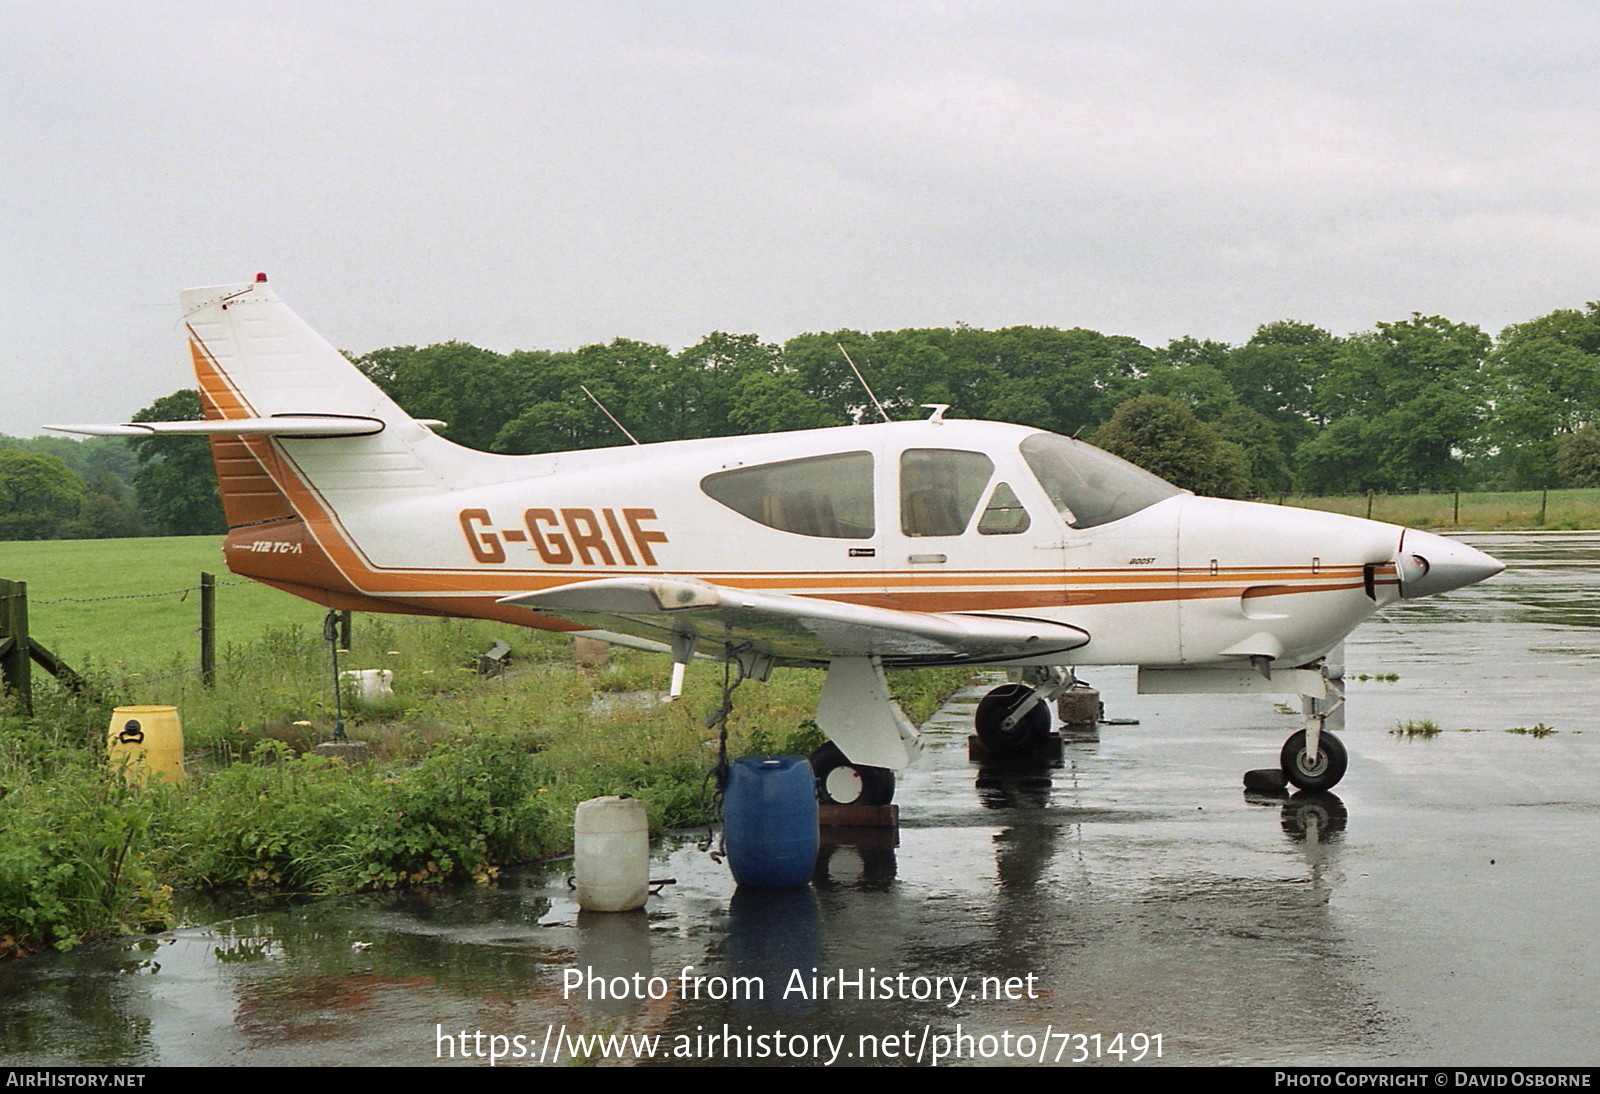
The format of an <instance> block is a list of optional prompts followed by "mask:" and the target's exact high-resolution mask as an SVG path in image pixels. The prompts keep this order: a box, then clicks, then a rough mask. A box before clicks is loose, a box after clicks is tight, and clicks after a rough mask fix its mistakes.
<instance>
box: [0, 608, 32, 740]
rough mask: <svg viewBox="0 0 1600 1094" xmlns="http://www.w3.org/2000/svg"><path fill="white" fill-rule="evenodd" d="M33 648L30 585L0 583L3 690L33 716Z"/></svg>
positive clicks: (0, 675) (0, 682)
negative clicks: (30, 622)
mask: <svg viewBox="0 0 1600 1094" xmlns="http://www.w3.org/2000/svg"><path fill="white" fill-rule="evenodd" d="M32 653H33V649H32V642H31V641H30V640H29V638H28V583H27V582H26V581H4V580H0V691H7V692H10V693H11V694H12V695H14V696H16V698H17V702H18V703H20V704H21V705H22V710H23V713H24V714H32V713H33V657H32Z"/></svg>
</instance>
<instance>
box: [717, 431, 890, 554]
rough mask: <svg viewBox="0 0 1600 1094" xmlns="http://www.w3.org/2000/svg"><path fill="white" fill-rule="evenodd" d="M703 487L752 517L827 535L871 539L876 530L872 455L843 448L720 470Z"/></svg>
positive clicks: (780, 527) (789, 528) (804, 533)
mask: <svg viewBox="0 0 1600 1094" xmlns="http://www.w3.org/2000/svg"><path fill="white" fill-rule="evenodd" d="M700 489H702V490H704V491H705V492H706V493H707V494H708V495H709V496H710V497H712V498H713V499H715V500H716V501H719V502H721V503H722V504H723V505H726V506H727V507H728V508H729V509H732V510H733V511H734V512H736V513H740V514H743V515H744V516H747V517H749V518H750V519H751V520H754V521H758V522H760V523H762V524H765V525H766V526H767V527H768V528H776V529H777V530H778V531H780V532H793V533H794V534H795V535H800V536H818V537H821V538H824V539H870V538H872V535H873V532H874V531H875V523H874V519H873V515H872V513H873V509H872V506H873V493H872V453H870V452H839V453H835V454H832V455H827V456H811V457H808V458H806V459H801V460H783V461H782V462H779V463H764V464H759V465H757V466H755V467H740V468H735V469H734V470H732V471H718V472H716V473H715V474H712V475H707V476H706V477H705V478H703V479H701V480H700Z"/></svg>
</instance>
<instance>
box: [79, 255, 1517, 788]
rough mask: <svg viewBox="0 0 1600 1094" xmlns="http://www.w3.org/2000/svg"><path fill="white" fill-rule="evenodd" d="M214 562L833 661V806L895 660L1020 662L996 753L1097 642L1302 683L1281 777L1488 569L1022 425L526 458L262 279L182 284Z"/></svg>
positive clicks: (648, 639) (332, 602) (866, 755)
mask: <svg viewBox="0 0 1600 1094" xmlns="http://www.w3.org/2000/svg"><path fill="white" fill-rule="evenodd" d="M180 299H181V302H182V309H183V323H184V326H185V329H186V330H187V332H188V339H189V356H190V359H191V361H192V363H193V365H194V370H195V376H196V378H197V380H198V382H199V390H200V397H201V402H202V405H203V407H204V412H205V420H204V421H190V422H145V423H137V424H135V423H127V424H122V425H113V426H89V425H77V426H52V427H49V428H52V429H56V430H59V431H63V432H75V433H88V434H98V435H123V436H143V435H148V434H205V435H207V436H209V437H210V441H211V446H212V454H213V457H214V460H215V463H216V468H217V480H218V483H219V485H220V487H221V492H222V502H223V508H224V512H225V515H226V518H227V523H228V527H229V532H228V535H227V538H226V540H225V542H224V545H223V552H224V556H225V558H226V560H227V564H228V567H229V569H231V570H232V571H233V572H234V573H236V574H239V575H241V576H245V577H250V578H254V579H255V580H257V581H261V582H264V583H266V584H268V585H272V586H275V587H277V588H280V589H284V590H286V591H288V592H291V593H294V594H295V595H297V596H301V597H304V598H305V599H307V600H311V601H314V602H315V603H317V604H320V605H323V606H325V607H328V608H330V609H340V610H343V609H354V610H357V611H379V612H406V613H414V614H422V615H439V616H469V617H478V618H487V619H498V620H503V621H506V622H510V623H516V624H522V625H526V626H531V627H538V628H543V629H547V630H553V631H564V632H568V633H571V634H574V635H583V636H587V637H591V638H597V639H600V640H602V641H605V642H610V643H616V644H620V645H625V646H633V647H637V648H641V649H647V650H656V651H660V652H663V653H668V654H670V655H671V657H672V661H673V671H672V679H671V687H670V693H669V694H670V695H671V696H673V697H676V696H677V695H678V694H680V693H681V690H682V685H683V673H684V668H685V666H686V665H687V664H688V663H689V661H690V660H691V658H694V657H697V656H698V657H703V658H711V659H715V660H719V661H723V662H725V663H728V664H729V665H730V667H731V668H734V669H736V670H737V673H738V674H739V679H757V680H761V679H765V678H766V676H767V674H768V673H769V672H770V671H771V670H772V668H773V667H775V666H811V667H817V668H824V669H825V670H826V673H827V675H826V677H825V678H824V682H823V688H822V693H821V698H820V700H819V702H818V708H817V716H816V721H817V724H818V725H819V726H820V728H821V729H822V730H823V732H824V733H825V734H826V735H827V737H828V739H829V741H830V742H831V745H830V746H825V747H824V748H823V749H821V750H819V753H818V755H817V756H815V757H813V763H814V765H815V766H817V767H818V768H819V770H818V778H819V788H820V790H821V792H822V795H823V798H824V800H827V801H834V802H840V803H856V804H883V803H886V802H887V801H888V800H889V799H890V798H891V797H892V795H893V791H894V778H893V775H892V772H894V771H898V770H901V769H903V768H905V767H906V766H907V765H908V764H909V763H911V762H912V761H913V760H914V759H915V758H916V756H917V754H918V752H919V750H920V741H919V737H918V734H917V730H916V729H915V727H913V726H912V725H911V723H910V721H909V720H908V719H907V718H906V717H905V716H904V715H903V714H902V713H901V712H900V709H899V708H898V707H897V706H896V705H895V702H894V698H893V696H892V695H891V694H890V690H889V685H888V683H887V680H886V679H885V676H884V669H885V667H918V666H932V665H971V666H974V667H978V666H985V667H1003V668H1006V669H1008V670H1013V673H1012V675H1013V679H1014V680H1016V681H1017V682H1015V683H1010V684H1006V685H1003V686H1000V687H998V688H996V689H994V690H993V691H991V692H990V693H989V694H988V695H987V696H985V697H984V699H983V700H982V702H980V703H979V705H978V709H977V714H976V719H975V721H976V730H977V733H978V736H979V738H980V739H981V740H982V742H983V743H984V744H985V745H986V746H987V747H988V748H989V749H990V750H991V752H992V753H998V754H1006V753H1017V752H1022V751H1025V750H1027V749H1030V748H1033V747H1035V746H1036V745H1037V744H1039V743H1040V742H1041V741H1042V740H1043V738H1044V737H1045V736H1046V735H1047V734H1048V732H1049V727H1050V714H1049V708H1048V706H1047V704H1048V703H1050V702H1052V701H1053V700H1054V699H1055V698H1057V697H1058V696H1059V695H1061V694H1062V693H1063V692H1064V691H1065V690H1066V689H1067V688H1070V687H1072V686H1073V685H1074V684H1075V683H1076V678H1075V676H1074V669H1076V668H1078V667H1079V666H1085V665H1127V664H1132V665H1137V666H1138V667H1139V689H1140V691H1141V692H1160V693H1172V692H1235V691H1244V692H1248V691H1264V692H1278V693H1285V694H1298V695H1300V696H1301V699H1302V708H1303V710H1304V713H1305V719H1306V723H1305V727H1304V728H1303V729H1301V730H1299V731H1297V732H1296V733H1294V734H1293V735H1292V736H1291V737H1289V739H1288V740H1287V741H1286V742H1285V743H1284V746H1283V748H1282V751H1281V756H1280V760H1281V765H1282V768H1283V771H1284V774H1285V776H1286V778H1287V779H1288V780H1289V781H1290V782H1292V783H1294V784H1295V785H1296V786H1298V787H1301V788H1303V789H1311V790H1326V789H1328V788H1330V787H1332V786H1334V785H1335V784H1336V783H1338V781H1339V780H1340V778H1342V777H1343V775H1344V772H1345V767H1346V763H1347V757H1346V753H1345V749H1344V747H1343V745H1342V744H1341V743H1340V742H1339V740H1338V738H1337V737H1336V736H1335V735H1334V733H1333V732H1332V730H1334V729H1337V728H1339V727H1340V726H1341V725H1342V720H1343V682H1342V676H1343V671H1342V666H1341V664H1340V660H1341V656H1340V651H1341V649H1342V642H1343V639H1344V638H1345V636H1346V635H1347V634H1349V633H1350V632H1351V631H1352V630H1353V629H1354V628H1355V627H1356V626H1357V624H1359V623H1360V622H1361V621H1362V620H1363V619H1365V618H1366V617H1367V616H1369V615H1371V614H1372V613H1373V612H1375V611H1377V610H1378V609H1380V608H1382V607H1383V606H1385V605H1387V604H1390V603H1393V602H1394V601H1396V600H1397V599H1401V598H1407V599H1410V598H1415V597H1422V596H1431V595H1433V594H1435V593H1442V592H1447V591H1449V590H1451V589H1458V588H1461V587H1463V586H1466V585H1469V584H1472V583H1473V582H1477V581H1482V580H1484V579H1485V578H1488V577H1491V576H1493V575H1494V574H1497V573H1499V572H1500V571H1501V570H1502V569H1503V567H1502V565H1501V564H1500V563H1499V562H1497V561H1496V560H1495V559H1493V558H1491V557H1489V556H1488V555H1486V554H1484V553H1482V552H1480V551H1477V550H1475V549H1473V548H1471V547H1469V546H1466V545H1465V544H1462V543H1458V542H1455V541H1453V540H1450V539H1446V538H1444V537H1442V536H1438V535H1433V534H1431V533H1428V532H1420V531H1417V530H1415V529H1405V528H1400V527H1397V526H1395V525H1391V524H1383V523H1379V522H1376V521H1370V520H1361V519H1358V518H1354V517H1347V516H1341V515H1337V514H1332V513H1323V512H1312V511H1308V510H1303V509H1293V508H1286V507H1283V506H1276V505H1263V504H1256V503H1252V502H1242V501H1226V500H1221V499H1217V498H1205V497H1196V496H1194V495H1192V494H1190V493H1188V492H1187V491H1184V490H1180V489H1179V488H1178V487H1176V486H1173V485H1172V484H1171V483H1168V482H1166V481H1164V480H1162V479H1160V478H1157V477H1156V476H1155V475H1152V474H1150V473H1148V472H1146V471H1143V470H1140V469H1139V468H1137V467H1135V466H1134V465H1132V464H1130V463H1127V462H1125V461H1123V460H1121V459H1118V458H1117V457H1115V456H1112V455H1110V454H1108V453H1106V452H1103V451H1101V450H1099V449H1097V448H1094V447H1093V446H1091V445H1089V444H1086V443H1084V442H1081V441H1077V440H1074V439H1071V438H1067V437H1062V436H1057V435H1055V434H1051V433H1046V432H1041V431H1039V430H1037V429H1030V428H1026V427H1023V426H1015V425H1003V424H1000V423H995V422H983V421H965V420H950V419H947V418H945V416H944V414H945V409H947V408H944V407H934V408H932V409H933V413H932V414H931V416H929V417H928V418H926V419H923V420H920V421H904V422H889V423H884V424H876V425H847V426H840V427H837V428H832V429H816V430H806V431H801V432H792V433H774V434H765V435H760V436H747V437H716V438H710V439H706V440H691V441H671V442H666V443H661V444H650V445H642V446H631V445H630V446H625V447H617V448H606V449H594V450H587V451H575V452H560V453H554V454H545V455H532V456H502V455H492V454H489V453H484V452H477V451H474V450H471V449H467V448H463V447H461V446H460V445H457V444H454V443H452V442H450V441H448V440H446V439H444V438H443V437H441V436H439V435H438V434H436V433H435V432H434V427H435V426H439V425H442V424H443V423H440V422H435V421H422V420H417V419H414V418H412V417H411V416H410V415H408V414H407V413H406V412H405V411H403V410H401V409H400V407H399V406H398V405H396V404H395V403H394V402H393V401H392V400H391V399H390V398H389V397H388V396H387V395H385V394H384V393H383V391H382V390H380V389H379V388H378V387H377V385H375V384H374V383H372V382H371V381H370V380H369V379H368V378H367V377H366V376H364V375H363V374H362V373H361V372H360V371H359V370H357V369H356V368H355V367H354V366H352V365H351V364H350V363H349V362H348V361H346V360H345V358H344V357H343V356H342V355H341V354H340V353H339V352H338V351H337V350H335V349H334V348H333V346H331V345H330V344H329V343H328V342H326V341H325V340H323V339H322V338H321V337H320V336H319V335H318V334H316V333H315V332H314V331H313V330H312V329H311V328H310V327H309V326H307V325H306V324H305V323H304V322H303V321H302V320H301V319H300V318H299V317H298V316H296V315H295V314H294V312H292V311H291V310H290V309H289V308H288V307H287V306H286V305H285V304H284V303H283V302H282V301H281V300H280V299H279V298H278V297H277V295H276V294H275V293H274V292H273V291H272V289H271V288H270V287H269V286H268V284H267V280H266V275H264V274H258V275H257V276H256V279H255V281H253V282H248V283H244V284H237V285H224V286H215V287H210V288H199V289H190V290H187V291H185V292H183V293H182V294H181V298H180Z"/></svg>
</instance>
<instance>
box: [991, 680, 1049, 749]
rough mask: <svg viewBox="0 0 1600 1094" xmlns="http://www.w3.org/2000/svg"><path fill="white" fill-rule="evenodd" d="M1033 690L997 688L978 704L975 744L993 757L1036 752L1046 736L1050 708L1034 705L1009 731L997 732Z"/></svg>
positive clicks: (1012, 685) (1027, 688) (1001, 730)
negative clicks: (985, 749)
mask: <svg viewBox="0 0 1600 1094" xmlns="http://www.w3.org/2000/svg"><path fill="white" fill-rule="evenodd" d="M1032 693H1033V689H1032V688H1029V687H1024V686H1023V685H1022V684H1001V685H1000V686H999V687H997V688H995V689H994V690H993V691H991V692H990V693H989V694H988V695H985V696H984V697H983V698H982V699H980V700H978V712H977V714H976V715H974V716H973V722H974V723H975V724H976V727H977V730H978V740H980V741H982V742H983V745H984V747H985V748H987V749H988V750H989V751H990V752H992V753H994V754H995V755H997V756H1003V755H1009V754H1012V753H1017V752H1026V751H1028V750H1029V749H1032V748H1037V747H1039V746H1040V745H1041V744H1043V743H1044V741H1045V738H1047V737H1049V736H1050V708H1049V707H1047V706H1045V705H1044V704H1043V703H1035V704H1034V705H1033V709H1031V710H1029V711H1028V713H1026V714H1024V715H1023V716H1022V717H1021V718H1019V719H1018V720H1017V723H1016V724H1015V725H1013V726H1012V727H1011V728H1010V729H1001V728H1000V723H1001V722H1003V721H1005V720H1006V716H1007V715H1009V714H1010V713H1011V712H1012V711H1013V710H1016V709H1017V707H1018V706H1020V705H1021V704H1022V701H1023V700H1024V699H1026V698H1027V697H1028V696H1029V695H1031V694H1032Z"/></svg>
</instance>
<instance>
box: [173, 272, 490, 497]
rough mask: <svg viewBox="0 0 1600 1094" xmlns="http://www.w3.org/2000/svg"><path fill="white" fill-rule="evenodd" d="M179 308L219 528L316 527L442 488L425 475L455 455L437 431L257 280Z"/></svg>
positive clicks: (185, 298)
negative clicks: (292, 521)
mask: <svg viewBox="0 0 1600 1094" xmlns="http://www.w3.org/2000/svg"><path fill="white" fill-rule="evenodd" d="M180 300H181V302H182V305H183V321H184V325H185V327H186V328H187V331H188V335H189V354H190V358H191V361H192V363H193V365H194V371H195V379H196V381H197V382H198V384H199V389H200V403H201V407H202V409H203V410H204V413H205V417H206V420H207V422H208V423H211V424H210V425H209V427H204V431H205V432H208V433H209V434H210V435H211V451H212V457H213V459H214V461H215V463H216V468H217V483H218V486H219V488H220V489H221V492H222V502H223V509H224V513H225V515H226V517H227V521H228V525H229V527H230V528H237V527H240V526H242V525H251V524H258V523H262V522H266V521H271V520H275V519H280V518H285V517H289V516H293V515H295V514H296V513H298V514H299V515H300V516H302V517H303V518H305V519H307V520H310V521H312V522H313V524H315V523H318V520H317V517H316V516H315V515H314V514H319V513H320V514H321V519H322V520H333V519H334V515H335V514H336V513H338V512H341V511H344V512H349V511H351V510H352V509H355V508H359V507H368V506H371V505H374V504H379V503H382V502H384V501H388V500H393V499H396V498H399V497H402V496H405V495H407V494H413V493H416V492H430V493H431V492H433V491H437V490H439V489H440V488H441V487H442V486H443V485H444V483H443V482H442V481H441V477H440V474H439V472H438V469H437V467H435V466H434V465H435V464H436V463H438V462H441V461H442V462H446V463H448V462H450V461H449V457H448V455H447V451H448V450H454V451H457V452H459V451H461V450H459V449H457V448H456V446H455V445H452V444H450V443H449V442H447V441H444V440H443V439H441V438H439V437H437V436H435V435H434V433H433V432H432V430H431V429H430V428H429V426H430V425H434V424H438V423H432V422H419V421H417V420H415V419H413V418H412V417H411V416H410V415H409V414H407V413H406V412H405V411H404V410H402V409H401V408H400V407H399V405H398V404H396V403H395V402H394V401H393V400H392V399H390V398H389V396H388V395H386V394H385V393H384V392H383V390H382V389H381V388H379V387H378V385H377V384H375V383H373V382H372V381H371V380H369V379H368V378H367V377H366V376H364V375H363V374H362V373H361V371H360V370H359V369H357V368H355V366H353V365H352V364H350V362H349V361H347V360H345V358H344V355H343V354H341V353H340V352H339V351H338V350H336V349H334V348H333V346H331V345H330V344H329V343H328V342H327V341H326V340H325V339H324V338H323V337H322V336H321V335H319V334H317V332H316V331H314V330H312V329H311V327H310V326H308V325H307V324H306V323H305V321H304V320H302V319H301V318H300V317H299V316H298V315H296V314H295V313H294V312H293V311H291V310H290V309H289V307H288V306H287V305H286V304H284V303H283V301H282V300H280V299H279V298H278V296H277V294H276V293H274V292H273V291H272V289H271V288H270V286H268V284H267V281H266V277H265V275H257V277H256V280H255V281H253V282H249V283H246V284H243V285H219V286H210V287H206V288H198V289H187V290H185V291H184V292H183V293H182V294H181V296H180ZM319 423H320V425H319ZM164 428H166V429H167V430H168V431H179V430H181V428H182V427H172V426H167V427H164ZM430 449H431V450H433V451H432V452H431V453H430V452H429V451H428V450H430Z"/></svg>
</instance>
